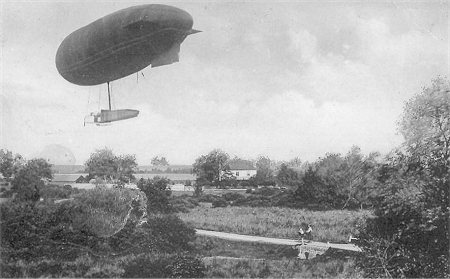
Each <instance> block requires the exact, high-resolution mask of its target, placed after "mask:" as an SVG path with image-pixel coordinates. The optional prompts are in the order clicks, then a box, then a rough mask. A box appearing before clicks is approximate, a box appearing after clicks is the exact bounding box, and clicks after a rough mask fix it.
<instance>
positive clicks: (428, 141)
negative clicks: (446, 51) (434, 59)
mask: <svg viewBox="0 0 450 279" xmlns="http://www.w3.org/2000/svg"><path fill="white" fill-rule="evenodd" d="M399 130H400V132H401V133H402V135H403V136H404V138H405V146H406V149H407V152H408V154H410V156H411V157H412V159H414V160H415V161H417V162H420V163H423V164H426V162H427V161H429V160H430V159H433V161H440V162H441V163H442V164H443V165H444V166H446V167H448V164H449V158H450V82H449V81H448V80H446V79H444V78H436V79H435V80H433V81H432V83H431V86H430V87H428V88H424V89H423V91H422V92H421V93H419V94H417V95H415V96H414V97H413V98H412V99H411V100H409V101H408V102H407V103H406V105H405V107H404V113H403V117H402V119H401V121H400V122H399Z"/></svg>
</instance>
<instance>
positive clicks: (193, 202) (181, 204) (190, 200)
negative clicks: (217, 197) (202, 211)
mask: <svg viewBox="0 0 450 279" xmlns="http://www.w3.org/2000/svg"><path fill="white" fill-rule="evenodd" d="M170 202H171V204H172V206H173V208H174V211H175V212H188V211H189V210H190V209H192V208H195V207H196V206H199V201H198V199H196V198H194V197H191V196H188V195H182V196H172V197H171V199H170Z"/></svg>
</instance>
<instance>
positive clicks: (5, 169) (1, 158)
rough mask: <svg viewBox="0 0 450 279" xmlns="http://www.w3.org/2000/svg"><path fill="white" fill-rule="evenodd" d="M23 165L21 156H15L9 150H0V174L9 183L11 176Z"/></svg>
mask: <svg viewBox="0 0 450 279" xmlns="http://www.w3.org/2000/svg"><path fill="white" fill-rule="evenodd" d="M24 164H25V160H24V159H23V158H22V156H21V155H19V154H15V155H13V153H12V152H11V151H9V150H3V149H0V173H1V174H2V175H3V177H4V178H5V179H6V181H11V179H12V178H13V175H14V174H15V173H16V172H17V171H18V170H19V168H20V167H21V166H23V165H24Z"/></svg>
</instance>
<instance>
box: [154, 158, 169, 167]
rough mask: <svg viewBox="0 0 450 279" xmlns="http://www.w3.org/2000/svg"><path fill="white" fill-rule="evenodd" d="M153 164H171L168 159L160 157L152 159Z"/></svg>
mask: <svg viewBox="0 0 450 279" xmlns="http://www.w3.org/2000/svg"><path fill="white" fill-rule="evenodd" d="M151 164H152V165H153V166H168V165H169V162H168V161H167V159H166V157H161V158H159V157H158V156H155V157H153V158H152V161H151Z"/></svg>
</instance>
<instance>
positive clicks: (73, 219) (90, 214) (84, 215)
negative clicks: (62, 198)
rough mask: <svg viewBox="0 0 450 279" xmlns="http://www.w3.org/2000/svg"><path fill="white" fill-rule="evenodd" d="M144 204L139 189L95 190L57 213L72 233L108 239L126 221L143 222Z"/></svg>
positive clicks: (144, 200)
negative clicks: (72, 229) (67, 224)
mask: <svg viewBox="0 0 450 279" xmlns="http://www.w3.org/2000/svg"><path fill="white" fill-rule="evenodd" d="M146 205H147V200H146V196H145V195H144V194H143V193H142V192H141V191H139V190H133V189H124V188H111V189H108V188H102V187H97V188H95V189H92V190H88V191H83V192H81V193H80V194H78V195H76V196H75V197H74V199H73V200H72V201H69V202H64V203H63V204H62V205H61V207H60V209H59V212H60V213H61V214H62V216H66V218H67V222H69V223H70V225H71V226H72V227H73V228H74V229H75V230H78V231H84V232H88V233H89V234H92V235H96V236H98V237H110V236H112V235H114V234H116V233H118V232H119V231H121V230H122V229H123V228H124V227H125V225H126V223H127V222H128V220H130V219H131V220H133V221H135V222H140V221H142V220H144V218H145V216H146V214H147V209H146Z"/></svg>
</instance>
